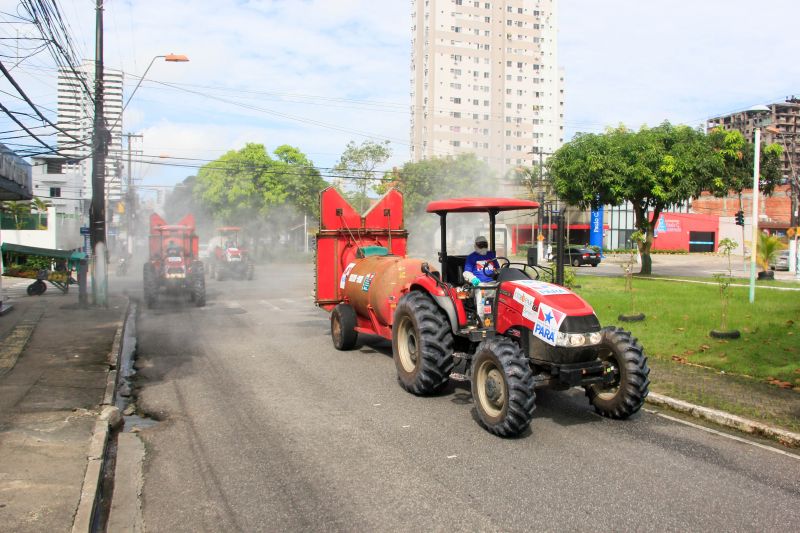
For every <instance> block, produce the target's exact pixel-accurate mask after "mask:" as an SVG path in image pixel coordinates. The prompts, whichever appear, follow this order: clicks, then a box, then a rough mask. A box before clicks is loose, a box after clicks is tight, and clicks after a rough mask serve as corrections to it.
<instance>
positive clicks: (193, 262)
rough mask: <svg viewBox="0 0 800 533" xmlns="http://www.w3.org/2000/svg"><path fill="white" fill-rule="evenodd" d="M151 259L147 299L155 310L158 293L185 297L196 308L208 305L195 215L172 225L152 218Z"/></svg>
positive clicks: (145, 272)
mask: <svg viewBox="0 0 800 533" xmlns="http://www.w3.org/2000/svg"><path fill="white" fill-rule="evenodd" d="M149 248H150V258H149V261H148V262H147V263H145V264H144V269H143V272H142V277H143V281H144V299H145V303H146V304H147V306H148V307H152V306H153V305H154V304H155V302H156V299H157V298H158V294H159V292H161V291H162V290H163V291H165V292H169V293H175V294H185V295H188V296H189V299H190V300H191V301H192V302H194V304H195V305H196V306H197V307H202V306H204V305H205V304H206V284H205V274H204V270H203V263H202V262H201V261H200V260H199V259H198V249H199V241H198V237H197V233H195V223H194V216H192V215H186V216H185V217H183V218H182V219H181V220H180V222H178V223H177V224H174V225H169V224H167V223H166V221H165V220H164V219H163V218H161V217H160V216H158V215H156V214H155V213H154V214H152V215H150V243H149Z"/></svg>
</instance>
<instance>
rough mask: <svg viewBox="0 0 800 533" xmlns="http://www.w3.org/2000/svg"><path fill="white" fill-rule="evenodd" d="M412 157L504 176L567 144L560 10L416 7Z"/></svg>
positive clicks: (521, 4) (469, 2) (509, 2)
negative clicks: (456, 162)
mask: <svg viewBox="0 0 800 533" xmlns="http://www.w3.org/2000/svg"><path fill="white" fill-rule="evenodd" d="M411 5H412V10H411V11H412V20H411V27H412V34H413V38H412V54H411V100H412V119H411V155H412V160H414V161H419V160H421V159H426V158H430V157H435V156H445V155H451V154H458V153H463V152H474V153H475V154H476V155H477V156H478V157H479V158H481V159H483V160H484V161H486V162H487V163H488V164H489V165H490V166H491V167H492V168H493V169H495V170H496V171H498V172H500V173H504V172H505V171H507V170H508V169H509V168H512V167H514V166H518V165H530V164H531V163H538V162H539V160H540V157H541V156H540V154H542V156H544V157H546V156H547V155H548V154H550V153H552V152H554V151H555V150H556V149H557V148H558V147H559V146H561V144H562V143H563V140H564V126H563V124H564V118H563V117H564V89H563V87H564V83H563V82H564V74H563V72H562V71H560V70H559V68H558V53H557V35H556V32H557V29H558V24H557V0H481V1H473V0H412V2H411Z"/></svg>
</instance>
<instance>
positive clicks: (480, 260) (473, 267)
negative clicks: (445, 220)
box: [464, 235, 499, 325]
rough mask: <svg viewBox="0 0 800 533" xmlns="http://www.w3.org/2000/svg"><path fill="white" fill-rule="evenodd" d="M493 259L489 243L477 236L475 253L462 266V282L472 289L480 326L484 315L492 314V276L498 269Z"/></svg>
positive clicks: (484, 238) (481, 236) (482, 237)
mask: <svg viewBox="0 0 800 533" xmlns="http://www.w3.org/2000/svg"><path fill="white" fill-rule="evenodd" d="M495 257H496V255H495V253H494V252H493V251H491V250H489V241H487V240H486V237H484V236H483V235H479V236H478V237H475V251H473V252H472V253H471V254H469V255H468V256H467V260H466V263H465V264H464V280H465V281H466V282H467V283H469V284H470V285H472V286H473V287H474V294H475V308H476V310H477V312H478V318H479V319H480V321H481V325H483V321H484V315H486V314H491V312H492V311H491V305H492V300H493V299H494V293H495V290H494V277H493V275H494V273H495V270H496V269H497V268H499V265H498V264H497V261H496V260H495ZM490 284H491V285H490ZM484 287H486V288H484Z"/></svg>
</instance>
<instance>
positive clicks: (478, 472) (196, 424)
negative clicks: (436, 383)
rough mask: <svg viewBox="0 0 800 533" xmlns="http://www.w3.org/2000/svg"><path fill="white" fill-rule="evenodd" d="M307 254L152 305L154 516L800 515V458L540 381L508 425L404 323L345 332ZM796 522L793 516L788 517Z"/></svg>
mask: <svg viewBox="0 0 800 533" xmlns="http://www.w3.org/2000/svg"><path fill="white" fill-rule="evenodd" d="M312 283H313V272H312V270H311V268H310V266H307V265H272V266H270V267H269V268H268V269H259V270H258V271H257V275H256V279H255V280H254V281H251V282H247V281H224V282H213V281H210V282H209V284H208V289H209V290H208V305H207V307H205V308H194V307H190V306H189V305H188V304H183V303H181V302H177V301H165V302H163V303H162V304H161V305H160V306H159V307H158V308H157V309H153V310H143V311H142V314H141V317H140V321H139V326H138V331H139V363H138V365H139V366H140V371H139V384H140V386H141V387H142V388H141V390H140V397H139V404H140V406H142V407H144V408H145V409H146V410H147V411H149V412H150V413H152V414H153V415H155V416H158V417H159V418H162V419H163V421H162V422H161V423H159V424H157V425H155V426H153V427H151V428H148V429H145V430H144V431H142V432H141V433H140V435H141V436H142V438H143V439H144V441H145V444H146V459H145V465H144V487H143V491H142V510H143V515H144V522H145V526H146V528H147V529H148V530H150V531H237V530H238V531H318V530H323V531H328V530H331V531H394V530H400V531H408V530H416V531H432V530H447V531H454V530H470V531H473V530H474V531H518V530H519V531H522V530H525V531H530V530H536V531H553V530H559V531H565V530H577V531H586V530H616V531H634V530H635V531H648V530H652V531H700V530H703V531H709V530H723V531H768V530H778V529H785V528H786V527H787V524H798V523H800V459H799V458H798V457H796V456H787V455H784V454H780V453H776V452H773V451H770V450H766V449H763V448H759V447H756V446H752V445H750V444H747V443H743V442H740V441H736V440H732V439H728V438H726V437H724V436H720V435H715V434H710V433H707V432H705V431H702V430H700V429H697V428H694V427H690V426H687V425H683V424H681V423H678V422H674V421H671V420H667V419H665V418H663V417H660V416H657V415H655V414H651V413H647V412H642V413H640V414H638V415H636V416H635V417H633V418H632V419H631V420H628V421H624V422H619V421H611V420H607V419H604V418H601V417H599V416H597V415H595V414H594V413H593V411H592V410H591V409H590V407H589V404H588V402H587V400H586V399H585V398H584V396H583V394H582V391H579V390H572V391H568V392H554V391H547V390H540V391H539V393H538V396H537V405H538V407H537V410H536V414H535V417H534V420H533V423H532V426H531V428H532V430H531V431H530V432H529V433H527V434H525V435H523V436H522V437H521V438H518V439H514V440H503V439H500V438H497V437H494V436H492V435H491V434H489V433H488V432H486V431H484V430H483V429H482V428H481V427H480V426H479V424H478V422H477V421H476V414H475V412H474V408H473V405H472V400H471V397H470V393H469V389H468V388H467V387H466V384H463V385H462V384H458V385H454V386H452V387H451V388H450V389H449V390H448V391H446V392H445V393H444V394H441V395H440V396H438V397H434V398H418V397H415V396H412V395H410V394H408V393H406V392H404V391H403V390H402V389H401V388H400V387H399V386H398V385H397V383H396V377H395V369H394V364H393V362H392V359H391V348H390V345H389V343H386V342H381V341H376V340H375V339H372V342H369V343H367V344H364V345H363V346H360V347H359V348H357V349H355V350H353V351H351V352H338V351H336V350H335V349H334V348H333V346H332V344H331V340H330V335H329V322H328V315H327V313H325V312H324V311H321V310H319V309H317V308H315V307H314V304H313V299H312ZM789 527H790V528H791V526H789Z"/></svg>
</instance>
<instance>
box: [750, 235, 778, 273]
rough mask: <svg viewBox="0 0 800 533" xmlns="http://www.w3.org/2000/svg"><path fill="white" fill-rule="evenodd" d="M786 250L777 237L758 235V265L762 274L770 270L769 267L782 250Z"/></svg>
mask: <svg viewBox="0 0 800 533" xmlns="http://www.w3.org/2000/svg"><path fill="white" fill-rule="evenodd" d="M784 248H785V246H784V244H783V243H782V242H781V240H780V239H779V238H778V237H776V236H775V235H767V234H766V233H763V232H762V233H759V234H758V246H757V247H756V263H758V266H760V267H761V271H762V272H766V271H768V270H769V265H770V263H772V262H773V261H774V260H775V257H776V256H777V255H778V252H779V251H780V250H783V249H784Z"/></svg>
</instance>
